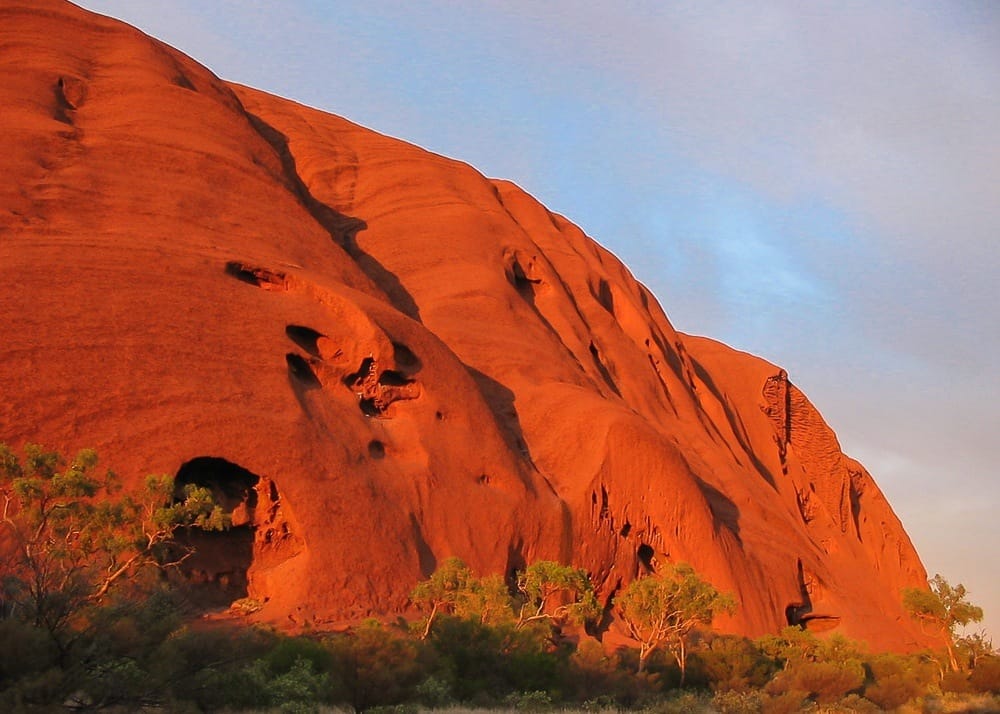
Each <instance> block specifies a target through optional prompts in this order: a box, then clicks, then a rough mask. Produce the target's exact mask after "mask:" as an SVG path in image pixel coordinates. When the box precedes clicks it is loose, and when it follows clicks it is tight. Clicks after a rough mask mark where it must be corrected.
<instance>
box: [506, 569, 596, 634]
mask: <svg viewBox="0 0 1000 714" xmlns="http://www.w3.org/2000/svg"><path fill="white" fill-rule="evenodd" d="M517 590H518V593H519V594H520V597H521V606H520V608H519V611H518V617H517V626H518V627H523V626H524V625H526V624H528V623H529V622H534V621H538V620H545V619H547V620H550V621H552V622H553V623H555V624H562V623H564V622H572V623H575V624H583V623H584V622H592V621H594V620H596V619H598V618H599V617H600V616H601V612H602V610H601V606H600V604H599V603H598V602H597V596H596V595H595V594H594V586H593V585H591V583H590V578H589V577H588V576H587V572H586V571H585V570H583V569H581V568H574V567H572V566H569V565H562V564H560V563H556V562H554V561H551V560H540V561H538V562H536V563H532V564H531V565H529V566H528V567H527V568H526V569H525V570H523V571H521V572H519V573H518V574H517Z"/></svg>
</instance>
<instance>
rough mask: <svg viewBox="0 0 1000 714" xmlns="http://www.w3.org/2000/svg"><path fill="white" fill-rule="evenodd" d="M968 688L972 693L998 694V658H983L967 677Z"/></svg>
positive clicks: (999, 662)
mask: <svg viewBox="0 0 1000 714" xmlns="http://www.w3.org/2000/svg"><path fill="white" fill-rule="evenodd" d="M969 686H970V687H971V688H972V691H974V692H992V693H993V694H1000V656H996V655H989V656H986V657H983V658H982V659H981V660H980V661H979V663H978V665H977V666H976V668H975V669H974V670H972V674H970V675H969Z"/></svg>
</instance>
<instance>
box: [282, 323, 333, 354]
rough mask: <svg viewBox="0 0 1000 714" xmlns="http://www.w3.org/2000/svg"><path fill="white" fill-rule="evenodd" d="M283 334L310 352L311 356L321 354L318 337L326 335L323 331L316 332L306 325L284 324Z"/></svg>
mask: <svg viewBox="0 0 1000 714" xmlns="http://www.w3.org/2000/svg"><path fill="white" fill-rule="evenodd" d="M285 334H286V335H287V336H288V339H290V340H291V341H292V342H294V343H295V344H297V345H298V346H299V347H301V348H302V349H303V350H305V351H306V352H308V353H309V354H311V355H312V356H313V357H320V356H321V355H320V352H319V344H318V342H319V338H321V337H326V335H324V334H323V333H321V332H317V331H316V330H314V329H313V328H311V327H306V326H304V325H286V326H285Z"/></svg>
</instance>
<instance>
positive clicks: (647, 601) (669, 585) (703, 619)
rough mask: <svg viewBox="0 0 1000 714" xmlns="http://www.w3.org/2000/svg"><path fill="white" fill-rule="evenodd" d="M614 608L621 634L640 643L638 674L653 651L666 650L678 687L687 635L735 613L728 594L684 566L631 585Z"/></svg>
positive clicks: (675, 567)
mask: <svg viewBox="0 0 1000 714" xmlns="http://www.w3.org/2000/svg"><path fill="white" fill-rule="evenodd" d="M617 604H618V613H619V615H620V616H621V619H622V622H623V623H624V624H625V629H626V632H627V633H628V635H629V637H631V638H632V639H634V640H635V641H636V642H638V643H639V671H640V672H642V671H644V670H645V667H646V660H647V659H648V658H649V656H650V655H651V654H652V653H653V652H654V651H655V650H656V649H657V648H659V647H661V646H666V647H667V649H668V650H669V651H670V653H671V654H672V655H673V656H674V659H675V660H676V661H677V666H678V667H679V668H680V671H681V685H682V686H683V684H684V678H685V671H686V669H687V653H688V644H689V638H690V636H691V633H692V631H693V630H694V629H695V628H696V627H697V626H698V625H709V624H711V622H712V620H713V619H714V618H715V616H716V615H717V614H719V613H722V612H726V613H732V612H733V611H734V610H735V609H736V601H735V600H734V599H733V597H732V596H731V595H729V594H728V593H720V592H719V591H718V590H716V589H715V588H714V587H713V586H712V584H711V583H709V582H706V581H705V580H702V579H701V578H700V577H699V576H698V574H697V573H696V572H695V570H694V568H692V567H691V566H690V565H688V564H687V563H679V564H677V565H669V564H668V565H667V566H665V567H664V568H663V569H662V572H661V573H660V574H659V575H656V576H648V577H644V578H639V579H638V580H633V581H632V583H631V584H629V586H628V588H626V590H625V592H624V593H622V594H621V595H620V596H619V597H618V603H617Z"/></svg>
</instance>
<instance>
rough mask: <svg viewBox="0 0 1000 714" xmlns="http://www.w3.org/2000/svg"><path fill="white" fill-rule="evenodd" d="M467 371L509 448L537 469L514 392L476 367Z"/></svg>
mask: <svg viewBox="0 0 1000 714" xmlns="http://www.w3.org/2000/svg"><path fill="white" fill-rule="evenodd" d="M465 369H466V370H467V371H468V372H469V375H470V376H471V377H472V378H473V379H474V380H475V382H476V386H478V387H479V392H480V394H482V395H483V398H484V399H485V400H486V403H487V404H488V405H489V407H490V411H492V412H493V419H494V421H495V422H496V424H497V426H499V427H500V432H501V433H502V434H503V437H504V440H505V441H506V442H507V446H508V447H509V448H510V449H511V450H512V451H514V453H516V454H517V455H518V456H519V457H521V458H522V459H524V460H525V461H527V462H528V464H529V465H530V466H531V467H532V468H533V469H535V468H536V467H535V461H534V459H532V458H531V450H530V449H528V444H527V442H526V441H525V440H524V430H523V429H522V428H521V419H520V417H519V416H518V414H517V407H515V406H514V400H515V395H514V392H512V391H510V390H509V389H508V388H507V387H505V386H504V385H502V384H501V383H500V382H498V381H496V380H495V379H493V378H492V377H489V376H488V375H486V374H483V373H482V372H480V371H479V370H478V369H475V368H474V367H470V366H468V365H465ZM536 470H537V469H536Z"/></svg>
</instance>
